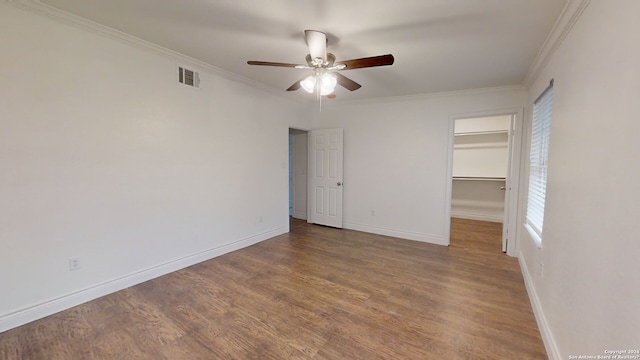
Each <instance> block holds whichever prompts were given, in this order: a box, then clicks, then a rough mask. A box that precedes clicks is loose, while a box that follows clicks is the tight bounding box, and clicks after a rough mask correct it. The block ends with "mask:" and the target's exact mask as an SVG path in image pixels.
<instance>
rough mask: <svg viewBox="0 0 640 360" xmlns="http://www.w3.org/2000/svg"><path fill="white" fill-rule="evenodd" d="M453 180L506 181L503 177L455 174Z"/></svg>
mask: <svg viewBox="0 0 640 360" xmlns="http://www.w3.org/2000/svg"><path fill="white" fill-rule="evenodd" d="M453 180H465V181H467V180H468V181H506V178H503V177H486V176H454V177H453Z"/></svg>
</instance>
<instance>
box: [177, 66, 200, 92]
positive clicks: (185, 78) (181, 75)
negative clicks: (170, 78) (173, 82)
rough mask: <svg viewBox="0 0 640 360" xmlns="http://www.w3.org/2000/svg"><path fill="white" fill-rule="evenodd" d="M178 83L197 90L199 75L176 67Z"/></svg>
mask: <svg viewBox="0 0 640 360" xmlns="http://www.w3.org/2000/svg"><path fill="white" fill-rule="evenodd" d="M178 82H179V83H180V84H184V85H187V86H191V87H195V88H199V87H200V75H199V74H198V73H197V72H195V71H193V70H189V69H186V68H183V67H178Z"/></svg>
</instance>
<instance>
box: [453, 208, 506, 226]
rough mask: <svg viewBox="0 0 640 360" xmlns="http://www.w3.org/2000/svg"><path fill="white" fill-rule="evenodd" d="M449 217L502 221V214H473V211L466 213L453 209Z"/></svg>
mask: <svg viewBox="0 0 640 360" xmlns="http://www.w3.org/2000/svg"><path fill="white" fill-rule="evenodd" d="M451 217H454V218H458V219H469V220H478V221H489V222H498V223H501V222H502V220H503V219H502V216H497V215H487V214H475V213H467V212H461V211H453V210H451Z"/></svg>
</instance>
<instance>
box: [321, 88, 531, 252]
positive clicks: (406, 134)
mask: <svg viewBox="0 0 640 360" xmlns="http://www.w3.org/2000/svg"><path fill="white" fill-rule="evenodd" d="M525 101H526V93H525V91H524V90H521V89H518V88H504V89H488V90H478V91H466V92H458V93H445V94H434V95H430V96H422V97H412V98H399V99H387V100H376V101H371V102H353V103H346V104H337V103H330V102H327V103H325V104H323V109H322V112H321V113H316V119H314V121H313V127H314V129H321V128H333V127H339V128H344V226H345V227H346V228H350V229H356V230H361V231H367V232H372V233H378V234H385V235H391V236H397V237H401V238H406V239H413V240H419V241H427V242H432V243H437V244H448V242H449V238H448V233H449V229H448V226H449V218H448V215H449V208H448V204H449V202H450V190H448V187H449V186H450V175H451V174H450V173H448V171H449V169H450V166H449V164H450V160H451V153H452V146H453V145H452V140H453V139H452V132H453V118H454V117H458V118H459V117H461V116H460V115H462V114H480V113H482V112H491V111H496V110H502V109H513V108H521V107H523V106H524V104H525Z"/></svg>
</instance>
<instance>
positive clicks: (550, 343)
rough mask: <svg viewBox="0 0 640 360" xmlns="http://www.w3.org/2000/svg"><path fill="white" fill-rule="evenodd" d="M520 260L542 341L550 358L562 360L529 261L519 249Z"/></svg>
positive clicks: (550, 359)
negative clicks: (527, 261) (534, 282)
mask: <svg viewBox="0 0 640 360" xmlns="http://www.w3.org/2000/svg"><path fill="white" fill-rule="evenodd" d="M518 262H519V263H520V270H521V272H522V277H523V278H524V285H525V287H526V288H527V294H528V295H529V301H530V302H531V307H532V308H533V314H534V316H535V318H536V322H537V323H538V329H540V335H541V336H542V342H543V343H544V347H545V349H546V350H547V356H548V357H549V360H561V358H560V350H559V349H558V345H557V344H556V341H555V339H554V337H553V334H552V333H551V328H550V327H549V323H548V322H547V318H546V317H545V316H544V311H543V310H542V305H541V304H540V299H539V298H538V294H537V293H536V288H535V287H534V286H533V279H532V278H531V273H529V269H528V268H527V263H526V261H525V260H524V257H523V255H522V252H521V251H518Z"/></svg>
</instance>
